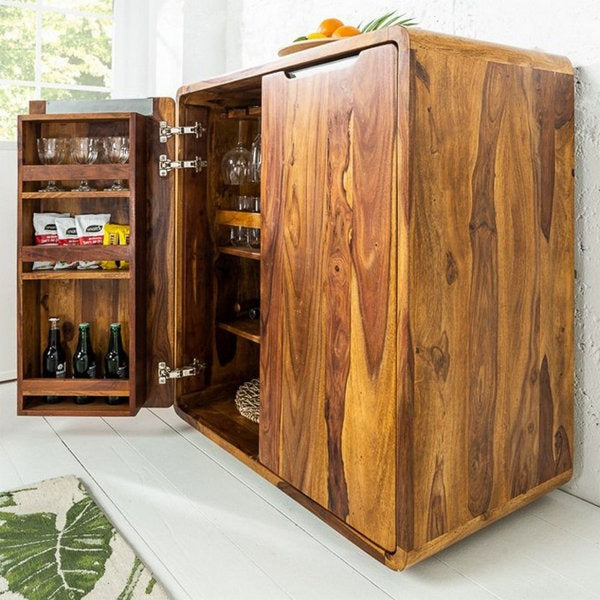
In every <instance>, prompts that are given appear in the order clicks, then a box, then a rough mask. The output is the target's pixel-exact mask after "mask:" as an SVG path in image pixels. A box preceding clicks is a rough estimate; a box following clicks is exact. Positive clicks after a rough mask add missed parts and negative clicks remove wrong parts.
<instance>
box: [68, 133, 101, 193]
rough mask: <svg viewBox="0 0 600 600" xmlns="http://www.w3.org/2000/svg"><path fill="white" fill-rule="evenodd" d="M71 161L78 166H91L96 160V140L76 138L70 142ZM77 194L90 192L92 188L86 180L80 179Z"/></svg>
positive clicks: (97, 146)
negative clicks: (71, 145)
mask: <svg viewBox="0 0 600 600" xmlns="http://www.w3.org/2000/svg"><path fill="white" fill-rule="evenodd" d="M72 144H73V147H72V155H73V160H74V161H75V162H76V163H77V164H80V165H91V164H92V163H95V162H96V160H97V158H98V149H99V144H98V138H95V137H76V138H73V140H72ZM76 191H77V192H90V191H92V188H91V187H90V185H89V184H88V182H87V180H85V179H82V180H81V182H80V183H79V187H78V188H77V189H76Z"/></svg>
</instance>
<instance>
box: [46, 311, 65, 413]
mask: <svg viewBox="0 0 600 600" xmlns="http://www.w3.org/2000/svg"><path fill="white" fill-rule="evenodd" d="M48 321H49V322H50V329H49V330H48V346H46V349H45V350H44V354H43V355H42V377H51V378H56V379H64V378H65V377H66V376H67V357H66V354H65V350H64V348H63V347H62V344H61V343H60V329H59V326H58V324H59V322H60V319H59V318H58V317H50V318H49V319H48ZM61 400H62V398H61V397H60V396H46V402H47V403H48V404H56V403H57V402H60V401H61Z"/></svg>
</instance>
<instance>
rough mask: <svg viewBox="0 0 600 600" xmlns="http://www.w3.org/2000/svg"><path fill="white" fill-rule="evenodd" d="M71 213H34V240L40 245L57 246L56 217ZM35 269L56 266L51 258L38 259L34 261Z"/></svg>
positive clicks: (40, 269)
mask: <svg viewBox="0 0 600 600" xmlns="http://www.w3.org/2000/svg"><path fill="white" fill-rule="evenodd" d="M68 216H70V215H69V213H33V231H34V236H35V237H34V241H35V244H36V245H38V246H48V245H50V246H56V245H57V244H58V235H57V233H56V223H55V221H56V218H57V217H68ZM32 268H33V270H34V271H44V270H47V269H52V268H54V263H53V262H52V261H50V260H38V261H36V262H34V263H33V267H32Z"/></svg>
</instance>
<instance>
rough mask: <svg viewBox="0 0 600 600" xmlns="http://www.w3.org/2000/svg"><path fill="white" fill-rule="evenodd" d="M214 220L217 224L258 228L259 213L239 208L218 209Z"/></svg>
mask: <svg viewBox="0 0 600 600" xmlns="http://www.w3.org/2000/svg"><path fill="white" fill-rule="evenodd" d="M215 222H216V224H217V225H234V226H241V227H254V228H256V229H260V213H252V212H245V211H241V210H218V211H217V215H216V219H215Z"/></svg>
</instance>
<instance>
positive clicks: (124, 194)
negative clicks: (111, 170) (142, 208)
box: [21, 190, 131, 200]
mask: <svg viewBox="0 0 600 600" xmlns="http://www.w3.org/2000/svg"><path fill="white" fill-rule="evenodd" d="M130 195H131V194H130V192H129V190H119V191H112V190H94V191H92V192H77V191H75V190H72V191H69V192H23V193H22V194H21V198H22V199H23V200H38V199H39V200H54V199H66V198H81V199H83V198H129V196H130Z"/></svg>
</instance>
